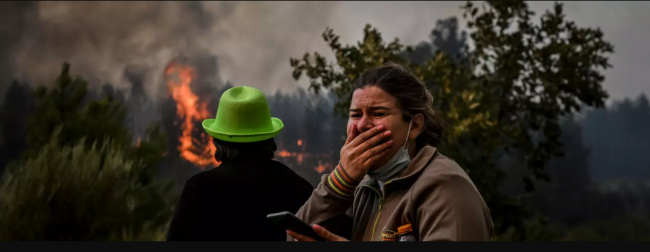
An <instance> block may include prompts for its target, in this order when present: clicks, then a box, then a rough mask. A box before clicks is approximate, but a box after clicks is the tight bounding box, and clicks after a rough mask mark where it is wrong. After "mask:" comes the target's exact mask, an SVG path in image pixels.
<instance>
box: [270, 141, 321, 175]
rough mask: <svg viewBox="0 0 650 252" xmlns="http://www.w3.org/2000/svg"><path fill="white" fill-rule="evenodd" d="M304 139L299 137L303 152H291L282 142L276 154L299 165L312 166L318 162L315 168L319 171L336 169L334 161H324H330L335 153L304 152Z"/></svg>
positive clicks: (299, 144)
mask: <svg viewBox="0 0 650 252" xmlns="http://www.w3.org/2000/svg"><path fill="white" fill-rule="evenodd" d="M303 143H304V141H302V139H298V142H297V144H298V146H302V148H301V149H302V150H303V152H290V151H288V150H286V149H284V148H283V146H282V142H280V143H279V144H278V151H277V152H276V156H277V157H279V158H281V159H282V160H283V161H286V162H289V163H290V164H294V165H295V164H297V165H299V166H300V165H303V164H305V165H307V166H311V165H314V162H318V166H316V167H314V170H316V171H317V172H318V173H325V172H331V171H332V170H334V166H332V163H330V162H323V160H326V161H330V160H331V159H332V154H333V153H319V154H312V153H307V152H304V150H305V146H304V145H303Z"/></svg>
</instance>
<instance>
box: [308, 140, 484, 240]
mask: <svg viewBox="0 0 650 252" xmlns="http://www.w3.org/2000/svg"><path fill="white" fill-rule="evenodd" d="M341 172H343V173H341ZM337 178H338V179H337ZM346 182H347V183H346ZM350 182H351V181H350V180H349V179H348V178H347V177H346V174H345V172H344V171H343V170H342V169H340V168H337V169H336V170H335V171H334V172H332V174H328V175H323V177H322V179H321V183H320V184H319V185H318V187H317V188H316V189H315V190H314V192H313V193H312V195H311V197H310V198H309V200H307V202H306V203H305V204H304V205H303V206H302V207H301V208H300V210H299V211H298V213H297V214H296V216H297V217H298V218H300V219H302V220H304V221H305V222H307V223H310V224H319V225H322V226H323V227H325V228H327V229H329V230H330V231H332V232H333V233H335V234H337V235H340V236H343V237H346V238H348V239H350V240H352V241H381V240H382V234H383V236H384V238H393V235H394V234H395V233H396V232H397V228H398V227H400V226H402V225H404V224H411V225H412V226H413V229H414V231H413V232H414V237H415V238H416V239H417V240H418V241H487V240H490V239H491V237H492V230H493V223H492V219H491V218H490V213H489V210H488V208H487V206H486V205H485V202H484V201H483V198H482V197H481V195H480V193H479V192H478V190H477V189H476V187H475V186H474V184H473V183H472V181H471V179H470V178H469V177H468V176H467V173H465V171H463V169H462V168H460V166H459V165H458V164H457V163H456V162H455V161H453V160H451V159H449V158H447V157H445V156H443V155H442V154H440V153H438V152H437V151H436V148H434V147H431V146H425V147H423V148H422V149H421V150H420V151H419V152H418V154H417V155H416V157H415V158H414V159H413V160H412V162H411V163H410V164H409V166H408V167H407V168H406V169H404V171H402V173H401V174H400V175H399V176H398V178H396V179H393V180H391V181H388V182H386V183H385V185H384V193H382V192H381V190H380V188H379V185H378V183H377V181H375V180H373V179H371V178H370V177H368V176H366V177H365V178H364V179H363V180H362V181H361V182H360V183H359V184H358V185H357V186H355V185H354V184H353V183H350ZM344 189H347V190H348V191H345V190H344ZM346 192H347V194H346ZM346 222H347V223H346ZM350 223H351V224H350ZM387 240H388V239H387Z"/></svg>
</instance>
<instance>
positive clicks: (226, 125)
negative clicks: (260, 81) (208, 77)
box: [203, 86, 284, 143]
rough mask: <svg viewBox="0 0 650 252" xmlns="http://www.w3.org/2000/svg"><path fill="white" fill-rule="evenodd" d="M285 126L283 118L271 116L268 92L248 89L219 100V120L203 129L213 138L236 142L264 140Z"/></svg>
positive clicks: (206, 123) (234, 90) (236, 90)
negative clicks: (266, 95) (265, 93)
mask: <svg viewBox="0 0 650 252" xmlns="http://www.w3.org/2000/svg"><path fill="white" fill-rule="evenodd" d="M283 127H284V124H283V123H282V121H281V120H280V119H278V118H275V117H271V110H270V109H269V104H268V102H267V101H266V97H265V96H264V93H262V91H260V90H258V89H256V88H252V87H247V86H239V87H233V88H230V89H228V90H226V92H224V93H223V95H221V99H220V100H219V107H218V108H217V116H216V118H215V119H206V120H204V121H203V129H205V131H206V132H207V133H208V134H210V136H212V137H214V138H216V139H219V140H223V141H226V142H235V143H252V142H260V141H264V140H267V139H270V138H272V137H274V136H276V135H277V134H278V133H280V130H282V128H283Z"/></svg>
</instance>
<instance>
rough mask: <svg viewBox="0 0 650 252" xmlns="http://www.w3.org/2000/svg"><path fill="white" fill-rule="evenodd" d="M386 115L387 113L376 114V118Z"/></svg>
mask: <svg viewBox="0 0 650 252" xmlns="http://www.w3.org/2000/svg"><path fill="white" fill-rule="evenodd" d="M385 115H386V113H375V116H376V117H382V116H385Z"/></svg>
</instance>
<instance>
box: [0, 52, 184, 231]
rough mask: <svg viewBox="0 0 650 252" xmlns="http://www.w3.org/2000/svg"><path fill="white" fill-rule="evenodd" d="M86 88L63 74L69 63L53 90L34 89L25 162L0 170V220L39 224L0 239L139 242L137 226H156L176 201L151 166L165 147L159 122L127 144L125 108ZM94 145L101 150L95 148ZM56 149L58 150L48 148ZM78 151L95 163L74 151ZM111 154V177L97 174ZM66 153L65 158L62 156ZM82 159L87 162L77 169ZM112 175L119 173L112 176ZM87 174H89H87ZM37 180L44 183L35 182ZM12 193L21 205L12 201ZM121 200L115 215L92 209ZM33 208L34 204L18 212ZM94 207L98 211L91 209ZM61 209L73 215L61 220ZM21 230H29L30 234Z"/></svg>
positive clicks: (77, 79)
mask: <svg viewBox="0 0 650 252" xmlns="http://www.w3.org/2000/svg"><path fill="white" fill-rule="evenodd" d="M87 85H88V84H87V83H86V81H85V80H84V79H83V78H82V77H81V76H76V77H73V76H72V75H71V74H70V65H69V64H67V63H66V64H64V65H63V69H62V71H61V74H60V75H59V76H58V78H57V79H56V82H55V84H54V86H53V87H51V88H49V89H48V88H45V87H42V86H41V87H38V88H37V89H36V91H35V94H36V108H35V111H34V113H33V114H32V115H31V118H30V119H29V120H28V125H27V135H28V136H27V141H28V149H27V151H26V153H25V155H24V157H23V161H24V162H23V163H22V164H18V165H15V166H10V167H9V169H10V170H12V172H10V173H7V174H4V182H3V184H2V185H1V186H2V189H0V193H1V194H2V195H3V196H2V197H4V199H5V202H6V204H5V205H0V213H2V214H3V216H4V215H5V214H6V215H7V216H8V217H7V218H4V219H2V221H3V222H0V225H3V226H11V225H13V224H12V223H13V222H11V221H12V218H13V219H19V220H22V221H25V223H33V224H34V225H37V224H38V225H45V226H33V225H32V226H24V225H15V226H16V227H15V228H12V229H5V233H3V234H0V235H3V236H2V237H0V239H3V240H30V239H37V240H42V239H45V240H61V239H64V240H102V239H112V240H115V239H118V240H119V239H140V238H142V239H144V238H143V237H140V236H139V235H140V234H139V232H140V230H145V229H147V230H149V229H148V228H154V229H160V228H162V227H163V225H165V224H166V223H167V222H168V221H169V219H170V218H171V215H172V210H171V209H172V208H173V205H174V204H175V198H176V195H175V194H174V193H173V191H172V182H170V181H163V180H158V179H156V178H155V173H156V169H157V167H158V166H159V164H160V162H161V159H162V158H163V156H164V154H165V152H166V151H167V137H166V135H165V134H164V132H163V131H162V130H161V129H160V127H159V125H154V126H153V127H150V128H149V129H148V130H147V132H146V136H144V137H143V140H142V141H141V142H139V143H138V144H136V143H134V141H133V139H132V136H131V134H130V133H129V131H128V130H127V128H126V126H125V123H124V122H125V118H126V109H125V107H124V105H123V104H122V103H121V102H119V101H115V100H113V97H112V95H111V92H108V93H106V92H105V95H106V97H104V98H103V99H101V100H93V99H92V96H90V97H91V98H88V97H89V96H88V93H87V90H88V88H87ZM53 135H56V138H55V140H52V136H53ZM96 146H103V147H101V148H99V149H98V148H96ZM56 148H60V149H61V151H60V152H48V151H51V150H50V149H56ZM70 148H71V149H70ZM84 148H86V149H84ZM77 152H81V153H85V154H84V155H86V154H87V155H89V156H91V157H92V158H95V159H96V160H95V159H88V160H87V159H85V158H86V157H82V156H75V155H76V154H75V153H77ZM73 154H74V155H73ZM48 155H49V156H48ZM71 155H72V156H71ZM111 155H113V157H114V158H116V159H117V160H115V161H114V162H113V163H112V164H113V165H116V166H119V165H124V167H123V168H119V169H117V168H115V169H114V170H112V171H110V172H111V173H115V174H112V175H110V176H113V177H110V176H108V175H105V174H104V173H103V170H104V169H105V165H106V162H108V160H107V158H108V157H111ZM65 157H67V158H68V159H72V160H65ZM75 158H76V159H75ZM89 158H90V157H89ZM82 161H84V162H82ZM86 162H87V166H84V164H86ZM75 169H77V170H75ZM83 169H87V171H84V170H83ZM32 170H33V171H32ZM39 171H41V172H44V173H56V172H58V173H59V174H57V175H56V176H55V175H50V176H42V175H38V174H37V173H38V172H39ZM93 172H96V173H93ZM107 172H108V171H107ZM119 172H124V174H117V173H119ZM17 174H22V175H17ZM87 174H93V175H91V176H90V177H86V176H87ZM17 176H23V177H21V179H24V181H22V180H20V181H21V182H20V183H18V182H15V181H18V180H15V179H14V177H17ZM106 176H108V177H106ZM42 180H47V181H42ZM104 180H105V181H104ZM43 183H45V184H44V186H39V185H41V184H43ZM102 183H114V184H115V185H114V187H106V188H98V187H99V186H107V185H103V184H102ZM32 187H33V188H37V189H38V188H40V189H38V190H44V192H48V193H50V192H51V193H54V192H55V191H61V192H62V196H60V197H62V198H56V199H54V198H42V195H40V194H39V195H30V194H29V193H33V192H32V191H31V190H33V189H32ZM61 188H63V189H61ZM21 190H25V191H26V192H25V193H26V194H22V191H21ZM39 193H41V194H42V193H43V191H41V192H39ZM74 193H76V194H77V195H75V194H74ZM19 196H20V198H21V199H20V200H23V202H22V203H21V204H14V203H12V202H13V201H15V200H16V199H17V198H18V197H19ZM48 197H49V196H48ZM95 197H96V198H95ZM120 197H127V198H124V199H122V198H120ZM129 197H130V198H129ZM67 198H69V200H68V199H67ZM64 199H65V200H64ZM123 202H126V203H127V205H126V206H128V208H127V209H120V210H119V211H122V212H119V211H117V210H116V212H115V215H114V216H110V215H109V214H110V213H111V212H110V211H108V212H102V210H97V209H96V208H97V207H101V206H103V205H107V204H117V205H120V204H122V203H123ZM68 203H69V204H68ZM30 204H31V205H30ZM84 204H87V205H84ZM32 205H33V206H32ZM34 207H36V208H37V209H32V210H27V209H23V208H34ZM120 207H121V205H120ZM6 209H12V210H11V211H10V210H6ZM126 210H128V211H127V212H124V211H126ZM12 211H14V212H12ZM28 211H35V213H34V214H33V215H32V214H29V215H25V216H20V218H19V216H15V215H16V214H17V215H21V214H22V213H25V212H28ZM95 211H98V212H97V214H96V213H95ZM66 212H70V213H73V214H71V215H70V216H67V217H66V216H64V215H65V213H66ZM12 214H13V215H12ZM102 214H105V216H104V215H102ZM25 218H27V219H25ZM29 218H33V219H31V220H28V219H29ZM38 218H42V219H38ZM57 219H62V220H68V221H69V222H70V223H74V224H75V225H76V226H73V225H72V224H70V225H67V224H66V225H63V224H64V223H61V224H58V222H57V221H58V220H57ZM96 226H99V227H101V228H99V227H96ZM145 226H151V227H145ZM20 228H27V229H30V228H31V229H33V231H29V230H20ZM117 231H119V232H117ZM57 232H59V233H61V235H58V234H57ZM116 232H117V233H116Z"/></svg>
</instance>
